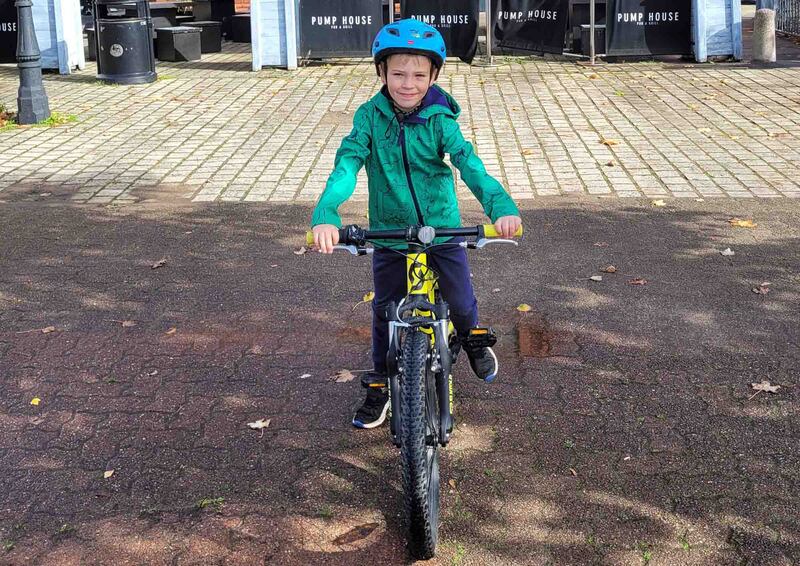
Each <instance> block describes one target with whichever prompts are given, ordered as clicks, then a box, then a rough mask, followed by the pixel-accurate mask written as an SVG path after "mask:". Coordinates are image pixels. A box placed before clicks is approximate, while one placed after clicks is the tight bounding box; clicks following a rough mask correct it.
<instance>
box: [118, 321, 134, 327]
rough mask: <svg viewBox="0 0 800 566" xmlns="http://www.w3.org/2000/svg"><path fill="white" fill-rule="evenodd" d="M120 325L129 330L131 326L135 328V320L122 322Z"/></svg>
mask: <svg viewBox="0 0 800 566" xmlns="http://www.w3.org/2000/svg"><path fill="white" fill-rule="evenodd" d="M120 324H122V327H123V328H130V327H131V326H136V321H135V320H123V321H122V322H121V323H120Z"/></svg>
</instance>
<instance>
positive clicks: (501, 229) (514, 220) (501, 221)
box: [494, 216, 522, 238]
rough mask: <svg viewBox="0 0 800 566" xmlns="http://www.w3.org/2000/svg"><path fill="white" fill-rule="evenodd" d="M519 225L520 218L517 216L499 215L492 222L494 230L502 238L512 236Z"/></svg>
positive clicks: (520, 223) (520, 222)
mask: <svg viewBox="0 0 800 566" xmlns="http://www.w3.org/2000/svg"><path fill="white" fill-rule="evenodd" d="M520 226H522V218H520V217H519V216H501V217H500V218H498V219H497V222H495V223H494V228H495V230H497V232H498V234H500V235H501V236H502V237H503V238H513V237H514V234H516V233H517V230H519V227H520Z"/></svg>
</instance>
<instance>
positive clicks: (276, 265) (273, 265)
mask: <svg viewBox="0 0 800 566" xmlns="http://www.w3.org/2000/svg"><path fill="white" fill-rule="evenodd" d="M270 267H278V264H277V263H273V264H272V265H270Z"/></svg>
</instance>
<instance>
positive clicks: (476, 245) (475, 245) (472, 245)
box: [459, 238, 519, 250]
mask: <svg viewBox="0 0 800 566" xmlns="http://www.w3.org/2000/svg"><path fill="white" fill-rule="evenodd" d="M489 244H513V245H515V246H518V245H519V242H517V241H516V240H505V239H503V238H481V239H480V240H478V241H477V242H461V243H459V245H460V246H461V247H462V248H469V249H471V250H480V249H481V248H485V247H486V246H488V245H489Z"/></svg>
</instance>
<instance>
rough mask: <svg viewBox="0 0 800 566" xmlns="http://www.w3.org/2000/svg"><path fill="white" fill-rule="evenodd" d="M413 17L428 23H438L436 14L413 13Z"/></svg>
mask: <svg viewBox="0 0 800 566" xmlns="http://www.w3.org/2000/svg"><path fill="white" fill-rule="evenodd" d="M411 17H412V18H414V19H415V20H419V21H421V22H424V23H426V24H434V23H436V16H435V15H433V14H412V15H411Z"/></svg>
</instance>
